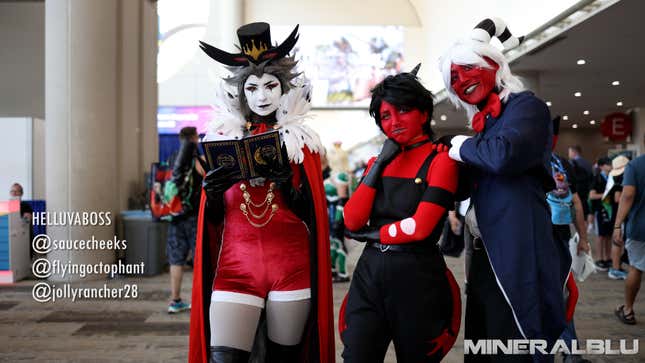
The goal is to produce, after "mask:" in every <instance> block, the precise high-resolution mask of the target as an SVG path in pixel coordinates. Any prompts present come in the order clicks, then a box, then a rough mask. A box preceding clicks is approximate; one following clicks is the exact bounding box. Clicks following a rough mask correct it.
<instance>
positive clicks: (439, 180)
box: [380, 152, 458, 244]
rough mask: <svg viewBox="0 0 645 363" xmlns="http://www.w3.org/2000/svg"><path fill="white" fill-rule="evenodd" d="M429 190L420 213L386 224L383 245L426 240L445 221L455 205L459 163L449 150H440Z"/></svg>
mask: <svg viewBox="0 0 645 363" xmlns="http://www.w3.org/2000/svg"><path fill="white" fill-rule="evenodd" d="M427 179H428V188H427V189H426V191H425V193H424V194H423V197H422V199H421V202H420V203H419V206H418V207H417V210H416V212H415V213H414V215H413V216H412V217H409V218H405V219H403V220H400V221H397V222H394V223H390V224H386V225H384V226H382V227H381V230H380V236H381V243H383V244H401V243H409V242H418V241H422V240H424V239H425V238H427V237H428V236H430V234H431V233H432V231H433V230H434V229H435V228H436V227H437V224H438V223H439V222H440V221H441V220H443V217H444V215H445V214H446V211H447V210H449V209H450V208H451V207H452V206H454V194H455V192H456V191H457V181H458V180H457V179H458V172H457V162H455V161H454V160H452V159H450V157H449V156H448V153H445V152H444V153H439V154H438V155H437V156H436V157H435V159H434V160H433V161H432V164H431V166H430V169H429V171H428V176H427Z"/></svg>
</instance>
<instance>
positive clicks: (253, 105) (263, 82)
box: [244, 73, 282, 116]
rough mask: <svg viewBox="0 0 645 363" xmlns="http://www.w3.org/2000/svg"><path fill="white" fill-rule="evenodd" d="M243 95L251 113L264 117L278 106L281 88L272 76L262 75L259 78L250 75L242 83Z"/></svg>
mask: <svg viewBox="0 0 645 363" xmlns="http://www.w3.org/2000/svg"><path fill="white" fill-rule="evenodd" d="M244 95H245V96H246V102H247V104H248V105H249V108H250V109H251V111H253V112H254V113H256V114H258V115H260V116H266V115H268V114H270V113H271V112H273V111H275V110H277V109H278V106H280V96H282V88H281V87H280V81H279V80H278V78H277V77H276V76H274V75H272V74H268V73H264V74H263V75H262V77H260V78H258V77H257V76H255V75H254V74H252V75H250V76H249V78H247V79H246V82H244Z"/></svg>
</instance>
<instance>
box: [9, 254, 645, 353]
mask: <svg viewBox="0 0 645 363" xmlns="http://www.w3.org/2000/svg"><path fill="white" fill-rule="evenodd" d="M360 249H361V246H360V245H353V248H352V249H351V251H350V259H349V260H350V269H351V268H353V264H354V263H355V261H356V260H357V258H358V255H359V254H360ZM447 262H448V265H449V266H450V268H451V269H452V271H453V272H454V274H455V276H456V278H457V280H458V281H459V282H461V281H463V275H464V272H463V267H462V266H463V259H454V258H448V259H447ZM191 276H192V275H191V274H190V273H187V274H186V275H185V276H184V286H183V289H182V293H183V296H184V297H186V298H187V297H188V296H189V294H190V283H189V282H190V279H191ZM168 278H169V277H168V274H163V275H159V276H154V277H138V278H128V279H123V280H111V281H108V285H109V286H114V287H117V286H121V285H123V284H125V283H130V284H133V283H136V284H137V285H138V288H139V292H140V294H139V298H138V299H136V300H111V301H109V302H108V301H98V300H90V301H80V302H70V301H66V300H65V301H57V302H55V303H38V302H36V301H34V300H33V299H32V296H31V290H32V286H33V285H34V284H35V281H22V282H20V283H18V284H17V285H16V286H11V287H7V286H3V287H0V361H2V362H49V361H51V362H186V357H187V352H188V348H187V347H188V321H189V315H188V314H187V313H181V314H176V315H168V314H167V313H166V312H165V311H166V307H167V296H168V294H169V287H168ZM104 283H105V281H86V282H83V286H102V285H103V284H104ZM74 286H75V287H80V286H81V285H80V284H79V283H75V284H74ZM348 287H349V284H338V285H335V286H334V307H335V313H336V316H337V315H338V309H339V307H340V302H341V301H342V299H343V297H344V295H345V293H346V292H347V288H348ZM580 289H581V298H580V301H579V304H578V309H577V312H576V325H577V329H578V335H579V338H580V339H614V340H617V339H629V342H630V343H629V345H628V347H630V346H631V340H632V339H640V342H641V343H645V340H644V339H643V337H644V336H645V308H644V307H645V303H643V301H644V300H643V296H644V295H645V291H642V292H641V295H640V296H639V299H638V300H637V314H638V313H639V312H641V313H640V315H637V318H639V317H640V318H641V321H640V322H639V324H637V325H635V326H626V325H623V324H620V323H619V322H618V321H617V320H616V318H615V317H614V315H613V313H612V309H613V308H614V307H615V306H616V305H617V304H619V303H621V301H622V296H623V283H622V282H620V281H613V280H609V279H608V278H607V276H606V274H596V275H593V276H591V278H590V279H589V280H587V281H585V282H584V283H583V284H581V285H580ZM462 330H463V327H462ZM615 348H616V347H615ZM341 351H342V345H341V344H340V342H339V340H338V337H336V352H337V361H338V362H341V361H342V359H341V358H340V353H341ZM588 358H590V359H591V360H592V361H593V362H645V346H641V347H640V352H639V354H638V355H636V356H590V357H588ZM395 361H396V359H395V357H394V352H393V349H392V348H391V347H390V351H389V352H388V355H387V357H386V359H385V362H395ZM444 361H445V362H450V363H453V362H462V361H463V335H460V337H459V339H458V340H457V344H456V345H455V347H454V348H453V350H452V351H451V352H450V353H449V355H448V356H447V357H446V359H445V360H444Z"/></svg>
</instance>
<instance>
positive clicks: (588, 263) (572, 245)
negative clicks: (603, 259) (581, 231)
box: [569, 233, 596, 282]
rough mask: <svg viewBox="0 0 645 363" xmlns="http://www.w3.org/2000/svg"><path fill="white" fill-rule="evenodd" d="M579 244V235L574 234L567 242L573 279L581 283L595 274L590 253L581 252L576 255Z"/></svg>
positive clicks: (594, 266)
mask: <svg viewBox="0 0 645 363" xmlns="http://www.w3.org/2000/svg"><path fill="white" fill-rule="evenodd" d="M579 242H580V235H578V233H576V234H574V235H573V237H571V239H570V240H569V252H570V253H571V271H573V277H574V278H575V279H576V281H578V282H583V281H584V280H586V279H587V277H589V275H591V274H592V273H595V272H596V264H595V263H594V261H593V258H592V257H591V255H590V253H591V251H589V253H587V252H584V251H583V252H580V254H579V255H578V252H577V251H578V243H579Z"/></svg>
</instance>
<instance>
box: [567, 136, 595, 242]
mask: <svg viewBox="0 0 645 363" xmlns="http://www.w3.org/2000/svg"><path fill="white" fill-rule="evenodd" d="M569 163H570V164H571V166H572V167H573V177H574V179H575V180H576V186H575V187H576V190H577V191H578V196H579V197H580V200H581V201H582V209H583V212H584V216H585V220H586V221H587V224H588V225H589V226H592V225H593V220H594V218H593V213H592V212H591V208H590V207H589V202H588V199H589V188H590V187H591V182H592V181H593V166H592V165H591V163H590V162H589V161H587V159H585V158H583V157H582V148H581V147H580V145H572V146H569ZM587 231H589V230H587Z"/></svg>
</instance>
